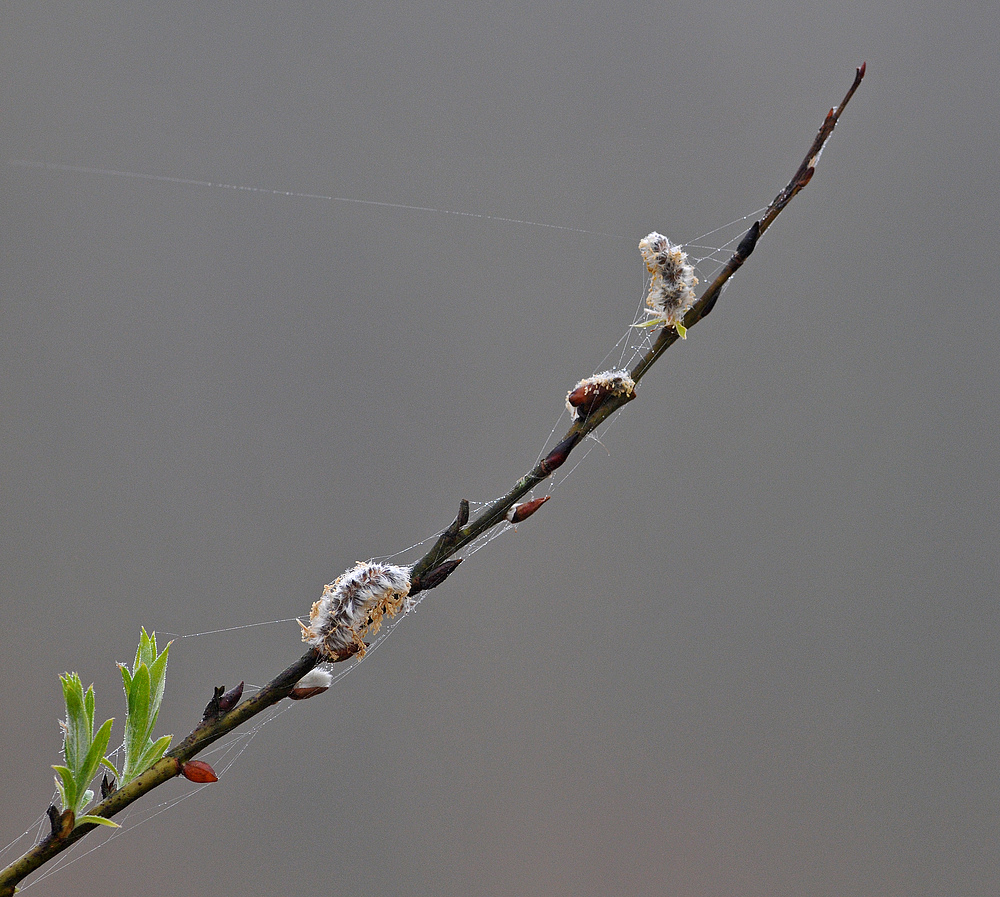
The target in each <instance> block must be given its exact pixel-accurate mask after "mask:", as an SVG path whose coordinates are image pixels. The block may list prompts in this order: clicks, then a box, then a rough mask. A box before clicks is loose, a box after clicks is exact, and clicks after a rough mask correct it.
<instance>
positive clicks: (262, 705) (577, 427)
mask: <svg viewBox="0 0 1000 897" xmlns="http://www.w3.org/2000/svg"><path fill="white" fill-rule="evenodd" d="M864 75H865V65H864V64H862V65H861V66H860V68H858V69H857V72H856V74H855V78H854V83H853V84H852V85H851V89H850V90H849V91H848V92H847V95H846V96H845V97H844V99H843V101H842V102H841V103H840V105H839V106H837V107H835V108H834V109H831V110H830V112H829V114H828V115H827V117H826V120H825V121H824V122H823V125H822V127H821V128H820V129H819V133H818V134H817V135H816V139H815V140H814V141H813V144H812V146H811V147H810V149H809V152H808V153H807V154H806V157H805V159H804V160H803V162H802V164H801V165H800V166H799V168H798V170H797V171H796V172H795V175H794V176H793V177H792V179H791V180H790V181H789V182H788V185H787V186H786V187H785V188H784V189H783V190H782V191H781V192H780V193H779V194H778V195H777V196H776V197H775V198H774V201H773V202H772V203H771V205H770V206H768V207H767V210H766V211H765V213H764V216H763V217H762V218H761V219H760V220H759V221H755V222H754V224H753V225H752V226H751V228H750V229H749V230H748V231H747V233H746V235H745V236H744V237H743V239H742V241H741V242H740V244H739V246H738V247H737V249H736V252H734V253H733V255H732V257H731V258H730V259H729V261H728V262H727V263H726V265H725V267H724V268H723V269H722V271H721V273H720V274H719V275H718V277H716V279H715V280H714V281H713V283H712V284H711V286H709V287H708V289H707V290H705V292H704V293H703V294H702V295H701V297H700V298H699V299H698V300H697V301H696V302H695V304H694V305H693V306H692V308H691V310H690V311H689V312H688V313H687V315H686V316H685V318H684V326H685V327H686V328H687V329H690V328H692V327H694V326H695V324H697V323H698V322H699V321H700V320H701V319H702V318H704V317H705V316H706V315H708V314H709V313H710V312H711V311H712V309H713V308H714V307H715V303H716V301H717V300H718V298H719V295H720V294H721V292H722V287H723V286H724V285H725V284H726V282H727V281H728V280H729V278H730V277H732V276H733V274H734V273H736V271H737V270H738V269H739V267H740V266H741V265H742V264H743V263H744V262H745V261H746V260H747V258H748V257H749V256H750V254H751V253H752V252H753V250H754V247H755V246H756V245H757V240H758V239H759V238H760V236H761V235H762V234H763V233H764V231H766V230H767V229H768V227H770V226H771V224H772V223H773V222H774V219H775V218H777V217H778V215H779V214H780V213H781V211H782V209H784V208H785V206H786V205H788V203H789V201H790V200H791V199H792V197H793V196H795V195H796V194H797V193H798V192H799V191H800V190H801V189H802V188H803V187H805V185H806V184H808V183H809V180H810V178H812V176H813V173H814V171H815V166H816V163H817V162H818V160H819V156H820V154H821V153H822V150H823V147H824V146H825V144H826V141H827V140H828V139H829V137H830V135H831V134H832V133H833V129H834V127H836V124H837V121H838V120H839V118H840V115H841V113H842V112H843V110H844V107H845V106H846V105H847V103H848V102H849V101H850V99H851V97H852V96H853V95H854V91H855V90H857V88H858V85H859V84H860V83H861V80H862V78H864ZM678 339H679V336H678V333H677V331H676V330H675V329H674V328H673V327H665V328H663V329H662V330H661V332H660V335H659V337H658V338H657V340H656V342H655V343H654V344H653V346H652V348H651V349H650V350H649V351H648V352H647V353H646V354H645V355H644V356H643V357H642V358H641V359H640V360H639V362H638V363H637V364H636V365H635V367H634V368H633V369H632V371H631V372H630V376H631V377H632V380H633V381H634V382H635V383H638V382H639V380H640V379H641V378H642V377H643V376H644V375H645V374H646V372H647V371H648V370H649V369H650V367H652V365H653V364H654V363H655V362H656V360H657V359H658V358H659V357H660V356H661V355H662V354H663V353H664V352H665V351H666V350H667V349H668V348H670V346H671V345H673V343H674V342H676V341H677V340H678ZM634 398H635V392H634V391H629V392H627V393H624V394H611V393H609V394H608V395H607V396H606V397H604V399H603V400H602V401H601V402H600V403H599V404H598V405H597V406H596V407H592V408H589V410H588V413H587V414H586V415H583V416H581V418H580V419H579V420H577V421H575V422H574V423H573V425H572V426H571V427H570V428H569V431H568V432H567V433H566V435H565V436H564V437H563V439H562V441H561V442H559V444H558V445H556V447H555V448H554V449H552V451H551V452H549V454H548V455H546V456H545V458H543V459H542V460H541V461H539V462H538V464H536V465H535V467H534V468H533V469H532V470H531V471H530V472H528V473H527V474H525V475H524V476H523V477H521V479H520V480H518V481H517V483H516V484H515V485H514V488H513V489H511V490H510V492H508V493H507V494H506V495H504V496H503V497H502V498H498V499H496V500H495V501H493V502H491V503H490V504H489V505H487V506H486V508H485V509H484V510H483V511H482V512H481V513H480V514H479V515H478V516H477V517H476V519H475V520H473V521H472V522H469V503H468V502H467V501H465V500H464V499H463V500H462V502H461V503H460V505H459V512H458V516H457V517H456V518H455V520H454V522H453V523H452V524H451V525H450V526H449V527H448V528H447V529H446V530H445V531H444V532H442V533H441V535H440V536H439V537H438V539H437V541H436V542H435V543H434V546H433V547H432V548H431V550H430V551H428V552H427V554H425V555H424V556H423V557H422V558H421V559H420V560H419V561H417V562H416V564H414V565H413V567H412V568H411V570H410V578H411V583H412V585H411V590H410V594H411V595H412V594H416V593H418V592H420V591H426V590H428V589H431V588H435V587H436V586H438V585H440V584H441V583H442V582H443V581H444V579H445V578H446V577H447V576H448V575H449V574H450V573H451V572H452V571H453V570H454V569H455V567H457V566H458V563H459V561H460V560H461V559H460V558H456V559H454V560H450V561H449V558H452V556H453V555H455V554H456V553H457V552H459V551H460V550H461V549H462V548H463V547H465V546H466V545H468V544H469V543H470V542H472V541H473V540H475V539H476V538H478V537H479V536H481V535H482V534H483V533H485V532H487V531H488V530H490V529H491V528H492V527H494V526H497V525H498V524H500V523H502V522H504V521H505V520H506V519H507V514H508V512H509V511H510V509H511V508H512V507H513V506H514V505H515V504H516V503H517V501H518V500H519V499H520V498H523V497H524V496H525V495H526V494H527V493H528V492H530V491H531V490H532V489H533V488H534V487H535V486H537V485H538V484H539V483H541V482H542V481H544V480H545V479H547V478H548V477H549V476H551V475H552V473H553V471H555V470H556V469H557V468H558V467H559V466H560V465H562V464H563V463H564V462H565V461H566V459H567V458H568V457H569V455H570V452H572V450H573V449H574V448H575V447H576V445H578V444H579V443H580V442H581V441H582V440H583V439H584V437H585V436H587V435H588V434H589V433H592V432H593V431H594V430H596V429H597V428H598V427H599V426H600V425H601V424H602V423H603V422H604V421H605V420H607V419H608V417H610V416H611V415H612V414H614V412H615V411H617V410H618V409H619V408H621V407H622V406H623V405H626V404H627V403H628V402H631V401H632V400H633V399H634ZM322 659H323V657H322V654H321V651H320V650H319V649H318V648H313V649H311V650H309V651H307V652H306V653H305V654H304V655H302V657H300V658H299V659H298V660H297V661H296V662H295V663H293V664H292V665H291V666H289V667H288V668H287V669H286V670H285V671H284V672H282V673H281V674H279V675H278V676H276V677H275V678H274V679H272V680H271V682H269V683H268V684H267V685H265V686H264V687H263V688H262V689H261V690H260V691H259V692H257V694H255V695H254V696H253V697H252V698H250V699H248V700H247V701H244V702H243V703H242V704H239V705H237V706H236V707H234V708H233V709H232V710H229V711H226V712H219V710H218V701H217V700H216V701H215V710H214V711H213V712H208V711H207V712H206V718H205V719H203V720H202V721H201V722H200V723H199V724H198V725H197V726H196V727H195V728H194V730H193V731H192V732H191V734H190V735H188V736H187V737H186V738H185V739H184V740H183V741H182V742H181V743H180V744H179V745H178V746H177V747H175V748H174V749H173V750H171V751H169V752H168V753H167V754H166V755H165V756H164V757H163V759H161V760H160V761H158V762H157V763H155V764H154V765H153V766H151V767H150V768H149V769H147V770H146V771H145V772H144V773H143V774H142V775H140V776H139V777H138V778H136V779H135V780H134V781H132V782H129V784H127V785H126V786H124V787H123V788H120V789H118V790H117V791H115V792H113V793H112V794H110V795H109V796H108V797H106V798H105V799H104V800H102V801H101V802H100V803H99V804H97V805H96V806H95V807H93V808H92V809H91V810H90V813H91V814H92V815H96V816H104V817H105V818H109V819H110V818H112V817H114V816H115V815H116V814H118V813H120V812H121V811H122V810H123V809H125V807H127V806H128V805H129V804H131V803H133V802H134V801H136V800H138V799H139V798H140V797H142V795H144V794H146V793H147V792H149V791H151V790H152V789H153V788H156V787H157V786H158V785H162V784H163V783H164V782H166V781H167V780H169V779H172V778H174V777H175V776H178V775H180V774H181V771H182V767H183V764H184V763H185V762H186V761H187V760H190V759H191V758H192V757H194V756H195V755H196V754H198V753H200V752H201V751H203V750H204V749H205V748H206V747H208V746H209V745H210V744H212V743H213V742H214V741H216V740H218V739H219V738H222V737H223V736H224V735H226V734H228V733H229V732H231V731H232V730H233V729H235V728H236V727H238V726H240V725H242V724H243V723H245V722H246V721H247V720H249V719H251V718H252V717H254V716H256V715H257V714H258V713H260V712H261V711H262V710H265V709H266V708H268V707H270V706H272V705H273V704H276V703H277V702H278V701H280V700H282V699H283V698H285V697H287V696H288V694H289V693H290V692H291V691H292V689H293V688H294V687H295V683H296V682H298V681H299V680H300V679H301V678H302V677H303V676H304V675H305V674H306V673H308V672H309V671H310V670H311V669H312V668H313V667H315V666H316V664H317V663H319V662H320V661H321V660H322ZM342 659H345V660H346V659H347V657H346V656H345V657H344V658H342ZM212 706H213V705H212V704H210V705H209V708H210V709H211V708H212ZM50 810H51V811H52V812H50V818H51V819H52V823H53V824H52V829H53V830H52V832H51V833H50V834H49V836H48V837H47V838H45V839H44V840H42V841H41V842H40V843H38V844H36V845H35V846H34V847H32V848H31V849H30V850H29V851H27V853H25V854H24V855H23V856H21V857H20V858H19V859H17V860H16V861H15V862H14V863H12V864H11V865H9V866H8V867H7V868H6V869H4V870H3V871H0V897H10V895H12V894H13V893H14V889H15V886H16V885H17V883H18V882H20V881H22V880H23V879H24V878H25V877H26V876H27V875H29V874H30V873H32V872H33V871H35V870H36V869H38V868H39V867H40V866H42V865H43V864H44V863H46V862H48V861H49V860H50V859H52V858H53V857H55V856H56V855H57V854H59V853H61V852H62V851H64V850H66V848H68V847H70V846H71V845H72V844H74V843H76V842H77V841H79V840H80V838H82V837H83V836H84V835H86V834H87V833H88V832H90V831H91V830H92V829H95V828H97V824H96V823H88V824H83V825H78V826H76V827H73V825H72V820H71V819H66V818H65V814H60V813H59V812H58V811H57V810H55V808H54V807H53V808H50Z"/></svg>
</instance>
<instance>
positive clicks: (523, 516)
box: [507, 495, 552, 523]
mask: <svg viewBox="0 0 1000 897" xmlns="http://www.w3.org/2000/svg"><path fill="white" fill-rule="evenodd" d="M551 497H552V496H551V495H546V496H545V497H544V498H533V499H531V501H525V502H522V503H521V504H519V505H514V507H512V508H511V509H510V511H509V512H508V513H509V514H510V516H509V517H508V518H507V519H508V520H509V521H510V522H511V523H520V522H521V521H522V520H527V519H528V518H529V517H530V516H531V515H532V514H534V513H535V511H537V510H538V509H539V508H540V507H541V506H542V505H544V504H545V502H547V501H548V500H549V499H550V498H551Z"/></svg>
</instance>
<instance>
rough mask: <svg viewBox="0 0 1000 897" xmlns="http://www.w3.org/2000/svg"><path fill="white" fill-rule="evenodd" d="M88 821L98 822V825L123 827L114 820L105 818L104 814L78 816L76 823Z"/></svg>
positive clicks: (81, 823) (80, 823)
mask: <svg viewBox="0 0 1000 897" xmlns="http://www.w3.org/2000/svg"><path fill="white" fill-rule="evenodd" d="M87 822H96V823H97V824H98V825H107V826H110V827H111V828H121V826H120V825H119V824H118V823H117V822H112V821H111V820H110V819H105V818H104V817H103V816H77V817H76V824H77V825H83V824H84V823H87Z"/></svg>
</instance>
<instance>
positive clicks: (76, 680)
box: [59, 673, 90, 769]
mask: <svg viewBox="0 0 1000 897" xmlns="http://www.w3.org/2000/svg"><path fill="white" fill-rule="evenodd" d="M59 678H60V680H61V681H62V687H63V699H64V701H65V703H66V723H65V726H64V730H65V734H64V736H63V755H64V756H65V757H66V763H67V765H68V766H69V767H70V769H76V767H77V766H78V765H79V758H80V755H81V754H83V753H85V752H86V750H87V747H89V744H90V742H89V739H87V738H86V732H87V719H86V710H85V708H84V699H83V683H82V682H81V681H80V677H79V676H78V675H77V674H76V673H67V674H66V675H65V676H60V677H59Z"/></svg>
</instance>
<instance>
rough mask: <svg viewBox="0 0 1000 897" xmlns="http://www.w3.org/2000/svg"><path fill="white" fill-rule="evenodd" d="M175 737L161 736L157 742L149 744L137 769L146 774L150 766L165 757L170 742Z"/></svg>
mask: <svg viewBox="0 0 1000 897" xmlns="http://www.w3.org/2000/svg"><path fill="white" fill-rule="evenodd" d="M173 737H174V736H173V735H161V736H160V737H159V738H157V739H156V741H151V742H150V743H149V744H147V745H146V750H144V751H143V753H142V756H141V757H140V758H139V761H138V763H137V765H136V769H138V770H139V771H140V772H145V771H146V770H147V769H149V767H150V766H152V765H153V764H154V763H156V761H157V760H159V759H160V758H161V757H162V756H163V755H164V753H165V752H166V750H167V748H168V747H170V741H171V739H172V738H173ZM137 775H138V773H137Z"/></svg>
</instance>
